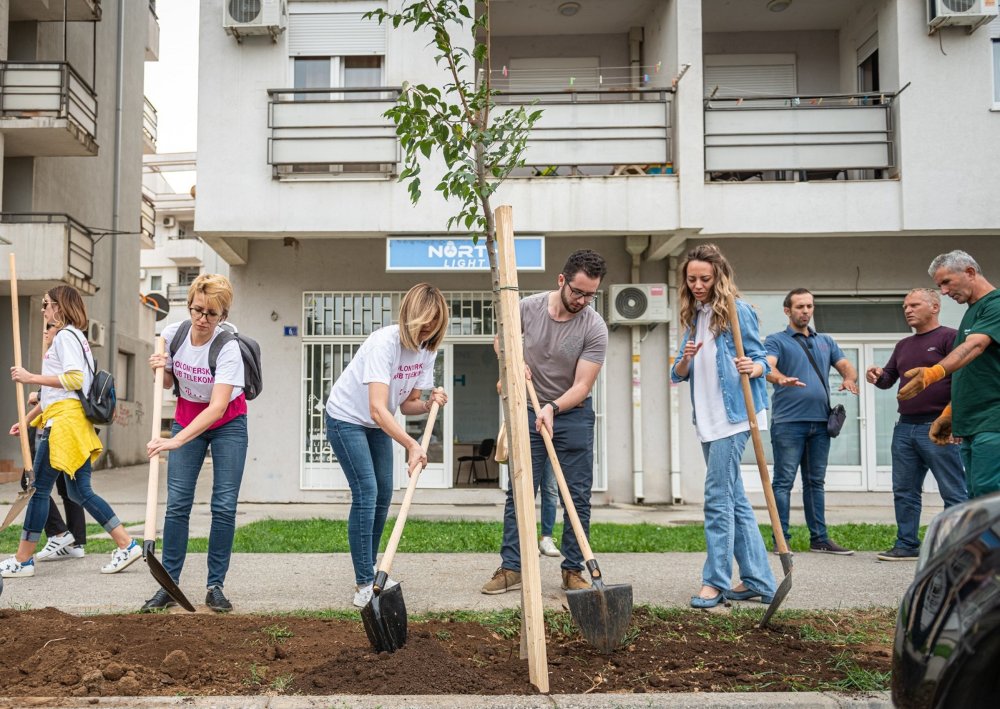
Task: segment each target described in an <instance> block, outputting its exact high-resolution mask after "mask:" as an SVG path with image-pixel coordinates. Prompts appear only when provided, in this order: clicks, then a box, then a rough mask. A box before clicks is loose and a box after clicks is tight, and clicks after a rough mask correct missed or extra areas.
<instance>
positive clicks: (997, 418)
mask: <svg viewBox="0 0 1000 709" xmlns="http://www.w3.org/2000/svg"><path fill="white" fill-rule="evenodd" d="M928 273H930V275H931V277H932V278H933V279H934V282H935V283H936V284H937V285H938V287H939V288H940V289H941V293H942V294H943V295H947V296H948V297H950V298H951V299H952V300H954V301H955V302H957V303H965V304H966V305H968V306H969V309H968V310H967V311H966V313H965V316H964V317H963V318H962V324H961V325H960V326H959V328H958V336H957V337H956V339H955V347H954V349H953V350H952V351H951V352H950V353H949V354H948V355H947V356H946V357H945V358H944V359H942V360H941V361H939V362H938V363H937V364H935V365H933V366H930V367H916V368H914V369H911V370H910V371H908V372H906V376H907V377H910V378H911V379H910V382H909V383H908V384H907V385H906V386H904V387H903V388H902V389H900V390H899V394H898V395H897V398H898V399H900V400H903V401H905V400H907V399H912V398H913V397H915V396H917V395H918V394H920V393H921V392H922V391H924V389H926V388H927V387H929V386H930V385H932V384H934V383H935V382H938V381H940V380H942V379H944V378H945V377H946V376H948V375H949V374H950V375H951V377H952V383H951V402H952V403H951V404H950V405H949V406H947V407H946V408H945V410H944V411H943V412H942V413H941V416H939V417H938V419H937V420H936V421H935V422H934V423H933V424H932V425H931V429H930V436H931V438H932V439H933V440H934V442H935V443H938V444H939V445H946V444H947V443H948V442H949V441H950V440H952V436H954V437H955V438H961V439H962V442H961V455H962V462H963V463H964V464H965V479H966V482H967V484H968V489H969V497H980V496H982V495H987V494H989V493H991V492H997V491H1000V291H997V289H996V288H995V287H994V286H993V285H992V284H991V283H990V282H989V281H987V280H986V278H985V277H984V276H983V271H982V269H981V268H979V264H978V263H976V261H975V259H973V258H972V257H971V256H970V255H969V254H967V253H965V252H964V251H951V252H949V253H946V254H941V255H940V256H938V257H937V258H936V259H934V261H932V262H931V265H930V268H929V269H928ZM952 410H954V415H953V414H952Z"/></svg>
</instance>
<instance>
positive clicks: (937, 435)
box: [927, 404, 954, 446]
mask: <svg viewBox="0 0 1000 709" xmlns="http://www.w3.org/2000/svg"><path fill="white" fill-rule="evenodd" d="M927 435H928V436H930V439H931V440H932V441H934V442H935V443H937V444H938V445H939V446H946V445H948V444H949V443H953V442H954V439H953V438H952V436H951V404H948V405H947V406H945V407H944V411H942V412H941V415H940V416H938V417H937V418H936V419H935V420H934V423H932V424H931V430H930V431H928V433H927Z"/></svg>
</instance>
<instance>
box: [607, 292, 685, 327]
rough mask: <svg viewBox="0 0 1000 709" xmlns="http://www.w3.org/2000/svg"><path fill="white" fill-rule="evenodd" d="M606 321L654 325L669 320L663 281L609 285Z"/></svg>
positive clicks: (621, 323) (668, 308)
mask: <svg viewBox="0 0 1000 709" xmlns="http://www.w3.org/2000/svg"><path fill="white" fill-rule="evenodd" d="M610 300H611V302H610V303H609V304H608V306H609V307H608V322H609V323H611V324H612V325H656V324H657V323H665V322H670V307H669V305H668V303H667V285H666V284H665V283H630V284H624V285H619V286H611V299H610Z"/></svg>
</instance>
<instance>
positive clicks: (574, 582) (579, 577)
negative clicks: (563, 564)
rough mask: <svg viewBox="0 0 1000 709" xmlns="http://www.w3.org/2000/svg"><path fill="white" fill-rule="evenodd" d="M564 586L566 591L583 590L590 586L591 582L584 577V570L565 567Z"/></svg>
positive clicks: (563, 573)
mask: <svg viewBox="0 0 1000 709" xmlns="http://www.w3.org/2000/svg"><path fill="white" fill-rule="evenodd" d="M562 587H563V590H564V591H582V590H584V589H587V588H590V582H589V581H587V580H586V579H585V578H583V572H582V571H579V570H576V569H563V570H562Z"/></svg>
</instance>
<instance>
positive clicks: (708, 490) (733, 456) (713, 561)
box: [701, 431, 777, 596]
mask: <svg viewBox="0 0 1000 709" xmlns="http://www.w3.org/2000/svg"><path fill="white" fill-rule="evenodd" d="M749 438H750V432H749V431H743V432H742V433H736V434H734V435H732V436H729V437H727V438H720V439H719V440H717V441H710V442H708V443H702V444H701V449H702V452H703V453H704V455H705V463H706V464H707V465H708V470H707V471H706V472H705V546H706V547H707V551H708V556H707V557H706V558H705V566H704V568H703V569H702V572H701V582H702V584H704V585H705V586H712V587H714V588H717V589H719V590H720V591H725V590H726V589H728V588H730V584H731V583H732V579H733V557H734V556H735V557H736V564H737V566H739V568H740V581H742V582H743V585H744V586H746V587H747V588H748V589H750V590H752V591H755V592H757V593H760V594H761V595H763V596H773V595H774V591H775V589H776V588H777V584H776V583H775V580H774V573H773V572H772V571H771V566H770V565H769V564H768V562H767V549H766V548H765V547H764V539H763V538H762V537H761V536H760V529H759V528H758V527H757V520H756V519H755V518H754V514H753V508H752V507H751V506H750V501H749V500H748V499H747V494H746V491H745V490H744V489H743V478H742V477H741V476H740V458H741V457H742V456H743V449H744V448H745V447H746V445H747V439H749Z"/></svg>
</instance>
